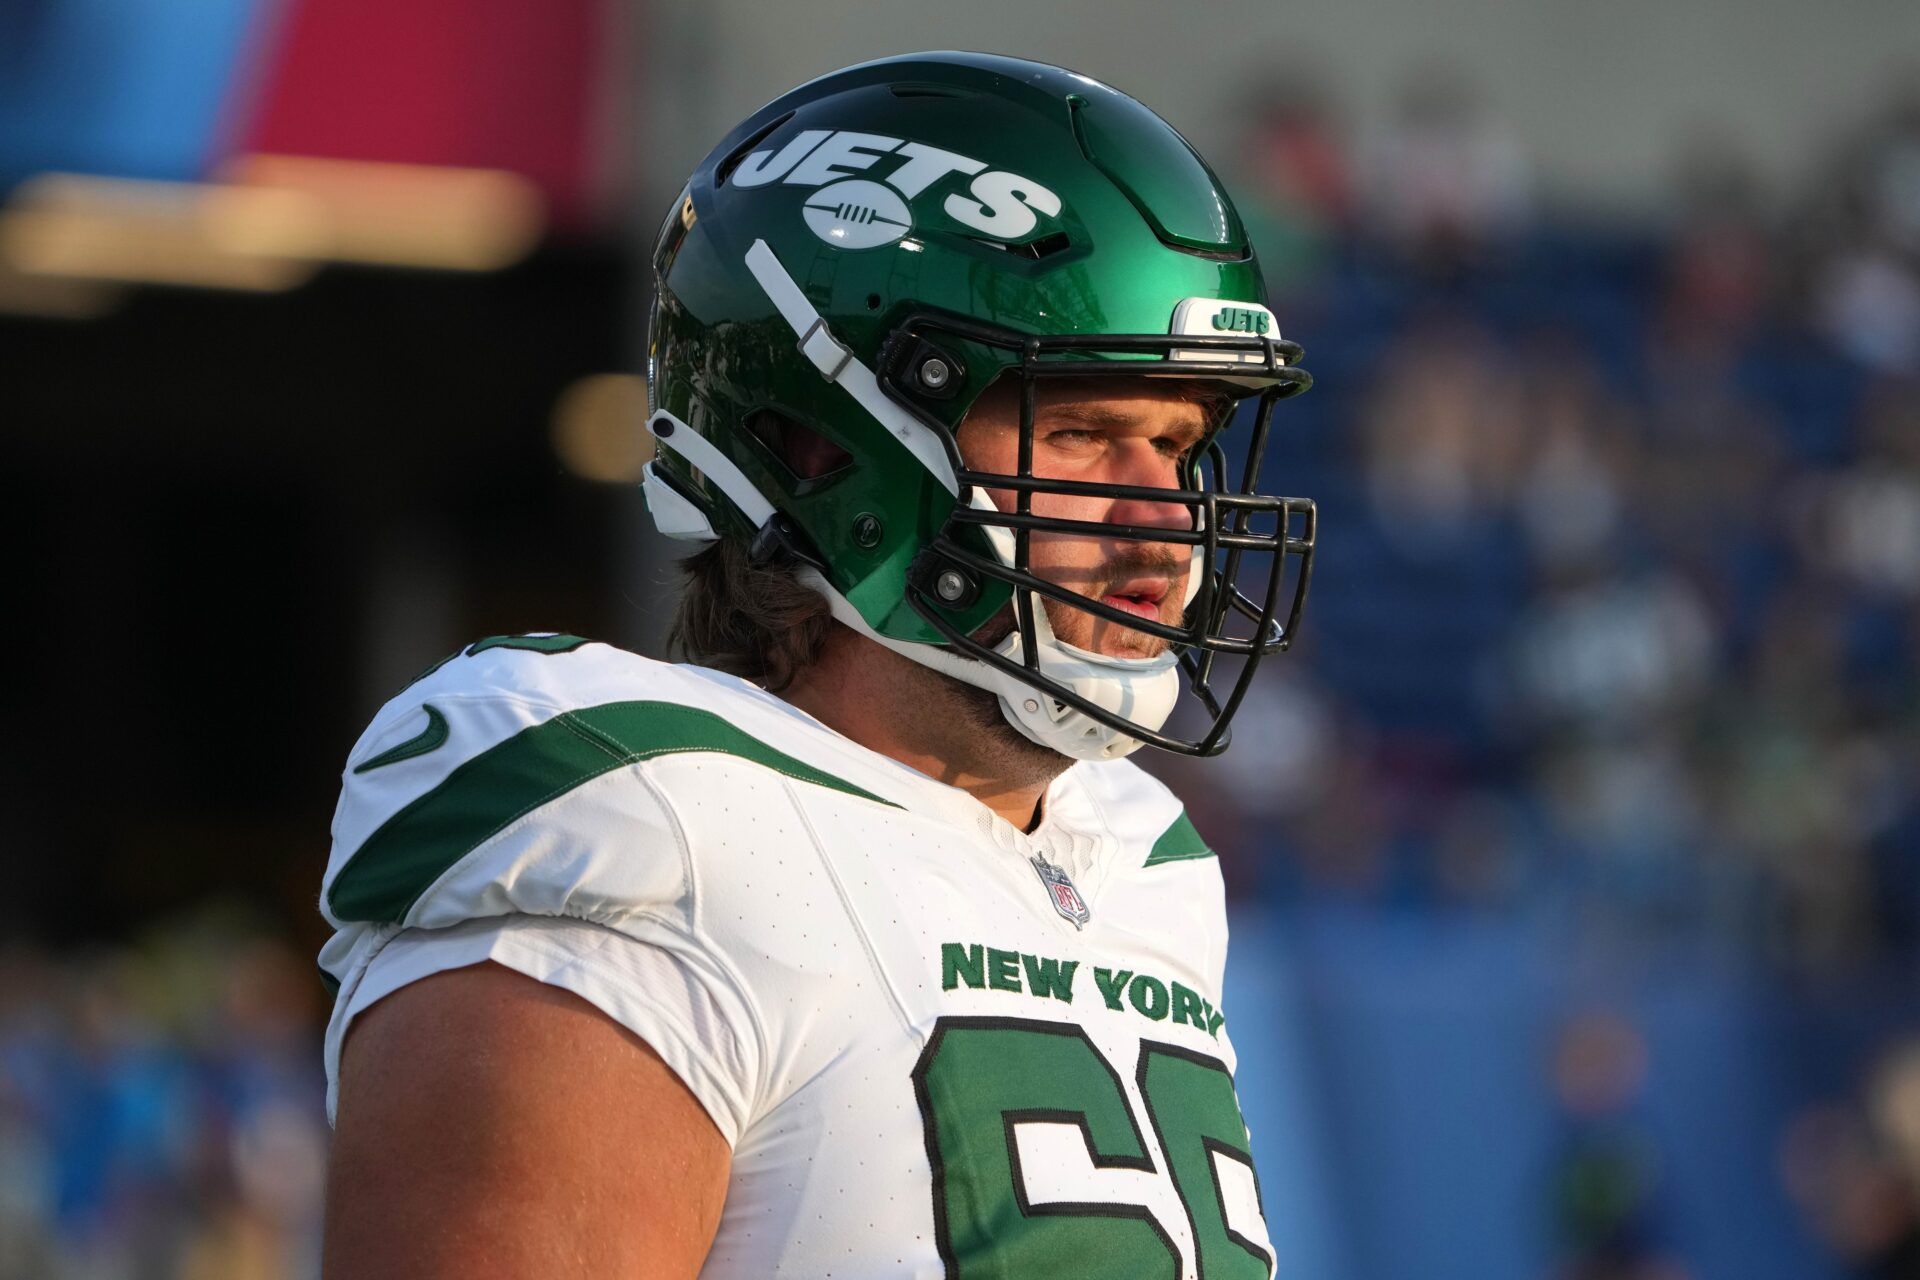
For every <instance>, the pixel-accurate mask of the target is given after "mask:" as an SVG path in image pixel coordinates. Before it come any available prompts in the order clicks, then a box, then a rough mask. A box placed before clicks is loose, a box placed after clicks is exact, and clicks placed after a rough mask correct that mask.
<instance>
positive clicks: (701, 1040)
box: [320, 654, 763, 1143]
mask: <svg viewBox="0 0 1920 1280" xmlns="http://www.w3.org/2000/svg"><path fill="white" fill-rule="evenodd" d="M557 660H558V659H554V658H551V657H550V656H548V655H541V654H533V655H528V654H520V655H489V656H488V660H487V661H483V662H477V663H471V664H467V665H466V666H464V667H463V666H462V665H461V664H459V663H456V664H455V665H454V666H453V667H451V668H449V669H446V670H443V671H441V672H440V673H438V674H436V675H435V676H434V677H432V678H429V679H426V680H423V681H422V682H420V683H418V684H416V685H415V686H414V687H413V688H411V689H409V690H408V691H407V693H405V694H403V695H402V696H401V697H400V698H397V699H395V700H394V702H392V703H389V704H388V706H387V707H386V708H384V709H383V710H382V711H381V713H380V714H379V715H378V716H376V717H375V719H374V722H373V724H372V725H371V726H369V728H368V730H367V733H366V734H365V735H363V737H362V738H361V741H360V742H359V743H358V744H356V746H355V748H354V750H353V752H352V753H351V755H350V757H349V761H348V765H347V768H346V771H345V772H344V774H343V775H342V790H341V798H340V803H339V807H338V809H337V810H336V813H335V820H334V829H333V836H334V841H333V850H332V854H331V856H330V858H329V862H328V868H327V874H326V878H325V881H324V883H323V887H322V894H321V911H322V914H323V915H325V916H326V918H327V919H328V921H329V922H330V923H331V924H332V925H333V926H334V927H335V930H336V932H335V934H334V937H333V938H332V940H331V941H330V942H329V943H328V944H327V946H326V947H325V948H324V949H323V951H322V953H321V957H320V960H321V968H322V970H323V972H324V973H325V975H326V976H327V978H328V980H329V981H330V982H331V983H334V984H337V988H338V989H337V992H336V996H335V1006H334V1012H333V1017H332V1019H331V1022H330V1024H329V1027H328V1031H327V1042H326V1064H327V1075H328V1111H329V1115H332V1114H333V1112H334V1109H335V1107H336V1106H337V1102H338V1073H339V1060H340V1050H341V1046H342V1044H343V1043H344V1040H345V1037H346V1033H347V1030H348V1028H349V1026H350V1025H351V1023H352V1020H353V1018H354V1017H355V1016H357V1015H358V1014H359V1013H360V1012H361V1011H363V1010H364V1009H366V1008H368V1007H369V1006H371V1005H372V1004H373V1003H375V1002H376V1001H378V1000H379V999H381V998H382V997H384V996H386V995H388V994H391V993H392V992H393V991H396V990H398V989H399V988H400V987H402V986H405V985H406V984H407V983H409V982H413V981H417V980H419V979H420V978H422V977H425V976H427V975H429V974H432V973H436V972H440V971H443V970H446V969H452V968H460V967H464V966H466V965H471V964H478V963H481V962H482V961H488V960H491V961H495V962H497V963H500V964H503V965H505V966H507V967H508V968H511V969H515V970H517V971H518V972H521V973H523V974H526V975H527V976H529V977H532V978H535V979H537V980H539V981H542V982H547V983H550V984H552V985H555V986H559V987H562V988H565V989H567V990H569V991H572V992H574V993H575V994H577V995H579V996H581V997H582V998H583V999H586V1000H587V1001H589V1002H590V1003H592V1004H593V1005H594V1006H595V1007H596V1008H598V1009H600V1010H601V1011H602V1012H603V1013H605V1014H606V1015H607V1016H608V1017H611V1018H613V1019H614V1020H615V1021H616V1022H618V1023H620V1024H621V1025H622V1026H624V1027H626V1028H627V1029H628V1030H630V1031H632V1032H633V1033H634V1034H636V1035H638V1036H640V1037H641V1038H642V1039H643V1040H645V1041H646V1042H647V1043H648V1044H649V1045H650V1046H652V1048H653V1049H654V1050H655V1051H656V1052H657V1053H659V1054H660V1056H661V1058H662V1059H663V1060H664V1061H666V1062H667V1064H668V1065H669V1066H670V1067H672V1068H673V1069H674V1071H675V1072H676V1073H677V1074H678V1075H679V1076H680V1078H681V1080H682V1081H683V1082H685V1084H686V1085H687V1087H688V1088H689V1089H690V1090H691V1091H692V1092H693V1093H694V1095H695V1096H696V1097H697V1098H699V1100H700V1102H701V1103H702V1105H703V1106H704V1107H705V1108H706V1110H707V1112H708V1113H709V1115H711V1116H712V1118H713V1120H714V1123H715V1125H716V1126H717V1127H718V1128H719V1129H720V1131H721V1133H722V1134H723V1135H724V1136H726V1138H727V1139H728V1141H729V1143H732V1142H733V1141H735V1140H736V1139H737V1138H738V1136H739V1134H740V1132H741V1131H742V1129H743V1128H744V1126H745V1124H746V1123H747V1121H748V1118H749V1116H750V1114H751V1112H752V1109H753V1106H754V1099H756V1098H757V1097H758V1096H759V1094H760V1092H761V1084H760V1075H761V1065H760V1064H761V1061H762V1058H763V1055H762V1052H761V1044H760V1037H759V1035H758V1032H757V1027H758V1025H759V1021H758V1015H757V1012H756V1011H755V1009H754V1008H753V1005H752V1001H751V998H750V996H749V994H748V992H747V989H746V987H745V985H744V984H743V983H742V982H741V981H740V980H739V978H738V975H737V973H736V972H735V971H734V969H733V967H732V965H731V964H730V963H729V961H728V959H727V958H726V957H725V956H724V955H723V954H722V952H721V949H720V948H719V947H717V946H716V945H714V944H713V943H712V942H711V941H710V940H709V939H708V938H706V937H705V936H703V934H702V932H701V931H700V929H699V928H698V927H697V926H696V922H695V917H694V912H693V902H694V876H693V871H692V865H691V859H690V857H689V853H688V849H687V847H686V842H685V840H684V838H683V835H682V832H681V829H680V826H679V823H678V822H677V821H676V819H675V817H674V815H673V813H672V811H671V810H670V808H669V806H668V805H667V804H666V802H665V800H664V798H663V797H662V796H661V795H660V793H659V792H658V790H657V788H656V787H655V785H654V784H653V782H652V781H651V780H650V778H649V777H648V776H647V772H646V769H645V764H644V762H645V760H646V759H647V757H648V753H647V751H646V750H645V744H646V743H647V742H648V741H650V740H653V739H656V738H658V737H660V736H661V735H670V734H671V733H672V732H673V731H674V729H675V726H676V724H677V723H678V720H677V719H676V717H680V716H683V713H686V712H687V711H688V709H687V708H684V707H674V706H672V705H670V704H663V703H659V702H652V701H647V700H644V699H642V700H635V699H632V698H631V697H629V698H626V699H624V700H621V699H612V700H601V699H600V697H599V696H598V695H594V696H587V697H579V696H558V693H559V691H558V690H557V689H556V688H555V687H554V680H553V674H552V669H551V668H550V667H539V668H536V673H537V674H538V676H539V677H540V679H539V680H538V681H536V680H529V679H520V678H516V672H515V669H514V668H515V664H516V663H519V664H541V663H547V662H552V661H557ZM636 661H638V660H637V659H636ZM572 692H574V693H578V691H577V690H575V691H572ZM589 692H590V693H591V692H592V691H589Z"/></svg>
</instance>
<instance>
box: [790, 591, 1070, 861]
mask: <svg viewBox="0 0 1920 1280" xmlns="http://www.w3.org/2000/svg"><path fill="white" fill-rule="evenodd" d="M780 696H781V697H782V698H783V699H785V700H786V701H788V702H790V703H792V704H793V705H794V706H796V707H798V708H800V709H801V710H802V711H804V712H806V713H807V714H808V715H810V716H813V717H814V718H815V719H817V720H819V721H820V722H822V723H823V724H825V725H827V726H828V727H829V728H831V729H833V730H834V731H836V732H838V733H841V734H844V735H845V736H847V737H849V738H851V739H853V740H854V741H855V742H857V743H859V744H860V745H861V746H863V747H866V748H867V749H868V750H870V751H877V752H879V753H880V754H881V755H883V756H887V757H889V758H890V759H894V760H898V761H899V762H900V763H901V764H904V765H907V766H909V767H910V768H913V769H917V770H919V771H920V772H921V773H924V774H926V775H927V776H929V777H932V778H936V779H938V780H939V781H941V782H944V783H946V784H947V785H948V786H951V787H958V788H959V789H960V790H962V791H965V792H966V793H967V794H969V795H971V796H972V797H973V798H974V799H975V800H978V801H979V802H980V803H981V804H983V805H985V806H986V807H987V808H989V809H991V810H992V811H993V812H994V813H996V814H998V815H1000V817H1001V818H1003V819H1005V820H1006V821H1007V822H1009V823H1011V824H1012V825H1013V826H1014V827H1016V828H1018V829H1019V830H1022V831H1030V830H1032V829H1033V827H1034V826H1035V825H1036V824H1037V822H1038V820H1039V809H1040V801H1041V798H1042V797H1043V796H1045V795H1046V791H1047V784H1048V783H1050V782H1052V781H1053V780H1054V779H1055V778H1056V777H1058V776H1059V775H1060V774H1062V773H1064V772H1066V770H1067V769H1068V768H1069V767H1070V766H1071V765H1072V764H1073V762H1072V761H1071V760H1069V759H1067V758H1066V757H1065V756H1062V755H1059V754H1058V753H1056V752H1052V751H1048V750H1046V749H1045V748H1043V747H1040V746H1037V745H1035V744H1033V743H1030V742H1028V741H1026V739H1024V738H1020V737H1018V736H1017V734H1018V731H1017V730H1015V729H1013V728H1012V727H1011V726H1010V725H1008V724H1007V723H1006V722H1005V720H1003V719H1001V717H1000V713H999V710H998V707H997V705H995V704H993V703H992V701H991V698H990V695H986V694H984V693H981V692H979V691H977V690H973V689H970V688H968V687H966V686H963V685H960V684H959V683H957V682H956V681H954V680H951V679H949V678H948V677H946V676H943V675H940V674H939V673H938V672H935V671H931V670H929V669H928V668H926V667H923V666H921V665H920V664H919V663H917V662H914V661H912V660H911V659H908V658H905V657H902V656H901V655H899V654H897V653H894V652H893V651H892V650H890V649H887V648H885V647H884V646H882V645H878V644H875V643H874V642H873V641H871V640H868V639H867V638H866V637H864V636H860V635H857V634H855V633H854V632H852V631H850V630H848V629H847V628H845V627H836V628H834V632H833V635H832V636H831V638H830V639H829V640H828V641H827V643H826V645H825V647H824V648H823V649H822V651H821V653H820V656H819V659H818V660H817V661H816V662H815V663H814V664H813V665H812V666H810V667H808V668H807V670H806V671H804V672H803V673H802V674H801V675H800V676H799V678H797V679H796V680H794V682H793V683H792V684H790V685H789V686H787V687H786V688H785V689H783V690H781V691H780Z"/></svg>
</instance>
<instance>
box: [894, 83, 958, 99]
mask: <svg viewBox="0 0 1920 1280" xmlns="http://www.w3.org/2000/svg"><path fill="white" fill-rule="evenodd" d="M887 92H889V93H891V94H892V95H893V96H894V97H896V98H964V97H966V96H967V95H966V94H965V93H964V92H962V91H961V90H959V89H951V88H948V87H947V86H946V85H941V84H890V85H888V86H887Z"/></svg>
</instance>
